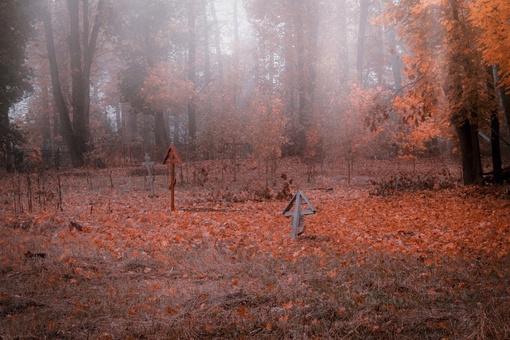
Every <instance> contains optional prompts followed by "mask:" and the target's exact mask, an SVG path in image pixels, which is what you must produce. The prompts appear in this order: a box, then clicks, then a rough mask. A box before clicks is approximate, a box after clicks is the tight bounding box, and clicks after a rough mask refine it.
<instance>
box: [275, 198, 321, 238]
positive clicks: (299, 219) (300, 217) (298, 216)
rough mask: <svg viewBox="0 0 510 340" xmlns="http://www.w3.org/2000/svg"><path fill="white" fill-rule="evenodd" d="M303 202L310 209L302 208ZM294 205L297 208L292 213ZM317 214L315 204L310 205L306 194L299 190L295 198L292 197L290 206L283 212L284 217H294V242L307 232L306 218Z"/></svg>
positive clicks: (291, 235)
mask: <svg viewBox="0 0 510 340" xmlns="http://www.w3.org/2000/svg"><path fill="white" fill-rule="evenodd" d="M303 202H304V203H306V204H308V206H309V207H310V209H305V210H303V209H302V207H301V203H303ZM293 205H294V206H295V209H294V211H291V210H290V209H291V208H292V206H293ZM316 212H317V209H315V207H314V206H313V204H312V203H310V201H309V200H308V198H306V196H305V193H304V192H303V191H301V190H298V192H297V193H296V194H295V195H294V197H292V199H291V200H290V202H289V204H288V205H287V207H286V208H285V210H284V211H283V215H285V216H292V232H291V234H290V237H292V239H293V240H295V239H296V237H297V236H298V235H301V234H302V233H303V232H304V231H305V222H304V216H305V215H311V214H315V213H316Z"/></svg>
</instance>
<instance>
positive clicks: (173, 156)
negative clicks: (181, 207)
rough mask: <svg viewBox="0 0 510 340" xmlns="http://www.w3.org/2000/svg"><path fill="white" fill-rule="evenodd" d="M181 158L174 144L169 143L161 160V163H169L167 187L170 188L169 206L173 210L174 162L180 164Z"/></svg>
mask: <svg viewBox="0 0 510 340" xmlns="http://www.w3.org/2000/svg"><path fill="white" fill-rule="evenodd" d="M181 163H182V159H181V156H179V153H178V152H177V149H176V148H175V145H173V144H172V145H170V147H169V148H168V151H167V153H166V156H165V159H164V160H163V164H170V186H169V187H168V189H170V208H171V209H172V211H175V205H174V197H175V183H176V179H175V164H181Z"/></svg>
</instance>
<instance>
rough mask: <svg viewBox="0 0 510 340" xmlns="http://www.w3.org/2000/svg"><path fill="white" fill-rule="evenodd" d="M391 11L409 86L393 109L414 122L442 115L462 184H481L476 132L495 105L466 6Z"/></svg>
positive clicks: (405, 4) (459, 2)
mask: <svg viewBox="0 0 510 340" xmlns="http://www.w3.org/2000/svg"><path fill="white" fill-rule="evenodd" d="M390 13H391V14H392V18H393V19H394V20H395V22H394V23H395V24H396V25H397V26H398V33H399V35H400V37H401V39H402V40H403V42H404V43H405V46H406V48H407V49H408V50H409V54H408V55H407V56H405V57H404V64H405V73H406V75H407V81H408V83H407V84H406V85H404V87H405V89H403V94H402V95H401V96H399V97H396V98H395V100H394V107H395V108H397V109H398V110H399V112H400V113H401V114H402V116H403V119H404V120H405V121H406V122H409V123H415V124H419V123H420V122H421V121H423V120H424V119H427V118H428V117H440V116H442V115H445V114H446V115H447V116H448V120H449V123H450V124H451V126H452V127H453V128H454V129H455V131H456V133H457V136H458V139H459V145H460V150H461V156H462V170H463V180H464V183H465V184H480V183H481V182H482V166H481V160H480V145H479V139H478V131H479V128H480V125H481V124H483V123H484V122H485V121H488V117H490V114H491V110H492V107H493V106H494V104H495V103H494V100H493V96H492V97H491V96H490V93H489V91H488V88H487V81H488V80H487V77H488V74H487V72H486V68H485V66H484V65H483V64H482V62H481V55H480V52H479V49H478V46H477V45H476V44H475V43H474V42H475V41H476V32H475V31H474V29H473V26H472V25H471V23H470V21H469V20H467V16H466V14H467V13H468V7H467V2H466V1H464V0H449V1H446V0H438V1H434V2H431V3H423V2H422V1H419V0H403V1H400V2H398V3H397V4H396V5H393V6H391V8H390ZM440 120H441V119H440Z"/></svg>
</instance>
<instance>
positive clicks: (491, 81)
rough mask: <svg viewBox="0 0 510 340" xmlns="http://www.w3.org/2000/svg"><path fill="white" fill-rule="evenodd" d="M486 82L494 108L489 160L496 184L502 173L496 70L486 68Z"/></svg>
mask: <svg viewBox="0 0 510 340" xmlns="http://www.w3.org/2000/svg"><path fill="white" fill-rule="evenodd" d="M487 73H488V82H487V89H488V90H489V96H491V98H492V99H493V101H494V107H493V109H492V112H491V158H492V172H493V178H494V181H495V182H496V183H499V182H500V181H501V175H502V173H503V163H502V160H501V143H500V140H499V137H500V136H499V133H500V131H499V115H498V105H497V92H496V88H495V85H496V80H497V78H496V76H497V70H496V69H495V68H494V67H492V66H490V67H487Z"/></svg>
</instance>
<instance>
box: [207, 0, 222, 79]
mask: <svg viewBox="0 0 510 340" xmlns="http://www.w3.org/2000/svg"><path fill="white" fill-rule="evenodd" d="M209 4H210V7H211V16H212V19H213V27H214V46H215V49H216V58H217V62H218V74H219V77H220V80H223V56H222V53H221V31H220V25H219V23H218V16H217V15H216V7H215V6H214V0H209Z"/></svg>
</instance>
